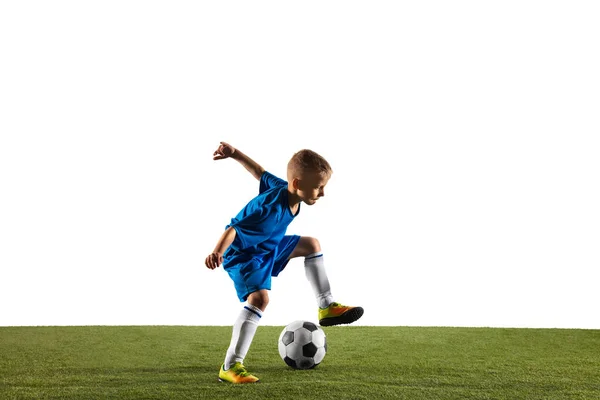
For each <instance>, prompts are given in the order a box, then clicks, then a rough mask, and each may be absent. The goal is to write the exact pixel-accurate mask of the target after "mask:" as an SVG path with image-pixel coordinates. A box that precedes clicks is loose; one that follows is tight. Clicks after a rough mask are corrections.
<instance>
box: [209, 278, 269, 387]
mask: <svg viewBox="0 0 600 400" xmlns="http://www.w3.org/2000/svg"><path fill="white" fill-rule="evenodd" d="M268 302H269V294H268V291H267V290H266V289H263V290H259V291H257V292H254V293H251V294H250V295H249V296H248V303H247V304H246V305H245V306H244V308H243V309H242V311H241V312H240V314H239V316H238V318H237V320H236V321H235V324H234V325H233V332H232V335H231V342H230V344H229V348H228V349H227V355H226V356H225V362H224V363H223V366H222V367H221V371H220V372H219V379H221V380H222V381H227V382H231V383H253V382H257V381H258V378H257V377H255V376H254V375H250V374H249V373H248V372H247V371H246V370H245V368H244V358H245V357H246V354H247V353H248V350H249V349H250V345H251V344H252V340H253V339H254V334H255V333H256V329H257V328H258V324H259V322H260V319H261V317H262V313H263V311H264V310H265V308H266V306H267V304H268Z"/></svg>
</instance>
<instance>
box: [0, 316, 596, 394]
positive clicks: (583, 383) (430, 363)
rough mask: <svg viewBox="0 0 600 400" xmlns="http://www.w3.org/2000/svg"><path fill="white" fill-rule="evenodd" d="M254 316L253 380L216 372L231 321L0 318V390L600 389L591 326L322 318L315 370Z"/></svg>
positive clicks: (460, 391)
mask: <svg viewBox="0 0 600 400" xmlns="http://www.w3.org/2000/svg"><path fill="white" fill-rule="evenodd" d="M282 328H283V327H273V326H261V327H259V329H258V332H257V334H256V337H255V339H254V343H253V345H252V347H251V349H250V352H249V354H248V356H247V358H246V366H247V367H248V369H249V370H250V371H251V372H252V373H255V374H256V375H257V376H259V377H260V378H261V382H260V383H258V384H254V385H230V384H225V383H219V382H217V373H218V369H219V366H220V364H221V363H222V361H223V357H224V353H225V350H226V348H227V346H228V344H229V339H230V333H231V328H230V327H181V326H131V327H101V326H90V327H4V328H0V399H71V398H77V399H107V398H110V399H211V400H212V399H237V400H243V399H277V398H282V399H283V398H285V399H299V400H300V399H302V400H304V399H319V400H322V399H600V331H598V330H576V329H500V328H418V327H352V326H344V327H330V328H324V330H325V332H326V334H327V339H328V353H327V355H326V356H325V359H324V361H323V363H321V365H319V366H318V367H317V368H315V369H314V370H307V371H297V370H293V369H291V368H289V367H287V366H286V365H285V364H284V363H283V361H282V360H281V359H280V358H279V354H278V352H277V338H278V336H279V333H280V331H281V329H282Z"/></svg>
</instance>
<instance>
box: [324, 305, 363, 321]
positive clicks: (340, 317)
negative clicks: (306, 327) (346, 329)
mask: <svg viewBox="0 0 600 400" xmlns="http://www.w3.org/2000/svg"><path fill="white" fill-rule="evenodd" d="M364 312H365V310H363V308H362V307H350V306H343V305H341V304H340V303H331V304H330V305H329V307H325V308H319V324H320V325H321V326H332V325H340V324H350V323H352V322H354V321H356V320H357V319H359V318H360V317H362V315H363V313H364Z"/></svg>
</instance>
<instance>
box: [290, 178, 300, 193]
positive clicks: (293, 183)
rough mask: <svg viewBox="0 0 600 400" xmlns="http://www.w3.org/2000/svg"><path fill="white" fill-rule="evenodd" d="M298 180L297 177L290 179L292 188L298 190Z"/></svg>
mask: <svg viewBox="0 0 600 400" xmlns="http://www.w3.org/2000/svg"><path fill="white" fill-rule="evenodd" d="M299 181H300V180H299V179H298V178H294V179H292V187H293V188H294V189H296V190H298V188H299V187H300V185H299Z"/></svg>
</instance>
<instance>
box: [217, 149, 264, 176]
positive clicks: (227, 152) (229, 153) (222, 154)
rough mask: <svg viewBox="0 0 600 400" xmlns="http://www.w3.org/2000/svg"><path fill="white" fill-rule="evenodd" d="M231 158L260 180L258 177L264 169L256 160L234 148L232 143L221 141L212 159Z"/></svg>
mask: <svg viewBox="0 0 600 400" xmlns="http://www.w3.org/2000/svg"><path fill="white" fill-rule="evenodd" d="M229 157H231V158H233V159H234V160H236V161H237V162H239V163H240V164H242V165H243V166H244V168H246V169H247V170H248V172H250V173H251V174H252V176H253V177H255V178H256V179H258V180H260V177H261V176H262V174H263V173H264V172H265V169H264V168H263V167H261V166H260V165H259V164H258V163H257V162H256V161H254V160H253V159H251V158H250V157H248V156H247V155H246V154H244V153H242V152H241V151H240V150H238V149H236V148H235V147H233V146H232V145H230V144H228V143H225V142H221V145H220V146H219V148H218V149H217V150H216V151H215V152H214V154H213V160H222V159H224V158H229Z"/></svg>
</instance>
